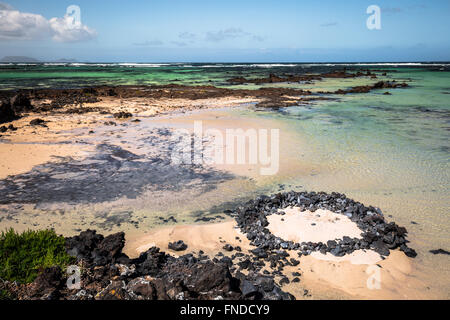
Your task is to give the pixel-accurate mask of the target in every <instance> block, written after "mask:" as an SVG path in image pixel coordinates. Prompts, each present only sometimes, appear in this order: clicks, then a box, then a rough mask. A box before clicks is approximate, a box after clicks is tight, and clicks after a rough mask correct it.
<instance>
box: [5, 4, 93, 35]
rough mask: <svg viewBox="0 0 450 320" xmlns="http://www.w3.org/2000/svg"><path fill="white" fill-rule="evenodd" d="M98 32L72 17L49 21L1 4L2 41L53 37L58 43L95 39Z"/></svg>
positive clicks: (66, 16)
mask: <svg viewBox="0 0 450 320" xmlns="http://www.w3.org/2000/svg"><path fill="white" fill-rule="evenodd" d="M96 36H97V32H96V31H95V30H93V29H91V28H89V27H88V26H86V25H83V24H82V23H81V22H76V21H75V19H74V17H73V16H71V15H68V14H66V15H64V17H62V18H51V19H50V20H47V19H46V18H45V17H43V16H42V15H40V14H34V13H24V12H20V11H18V10H15V9H13V8H12V7H11V6H10V5H8V4H6V3H3V2H0V40H37V39H43V38H48V37H51V38H52V39H53V40H54V41H57V42H79V41H86V40H90V39H93V38H95V37H96Z"/></svg>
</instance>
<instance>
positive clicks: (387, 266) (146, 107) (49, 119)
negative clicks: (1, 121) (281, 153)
mask: <svg viewBox="0 0 450 320" xmlns="http://www.w3.org/2000/svg"><path fill="white" fill-rule="evenodd" d="M198 90H199V91H200V92H201V91H202V90H203V89H201V88H199V89H198ZM169 94H170V93H169ZM284 98H289V97H286V96H285V97H284ZM149 101H150V102H149ZM298 101H299V100H294V101H293V103H298ZM309 101H310V100H309V99H307V100H304V101H303V102H304V103H305V102H308V103H309ZM258 102H261V100H260V99H258V98H257V97H236V96H234V95H231V96H227V95H225V96H223V97H216V98H205V99H197V98H195V99H190V98H187V99H181V98H161V99H156V100H148V99H142V98H118V97H115V98H111V97H107V98H105V100H103V99H102V101H99V102H88V103H83V104H82V105H76V104H68V105H66V106H63V107H62V108H57V109H55V110H52V109H50V110H48V111H44V112H42V111H41V112H39V113H33V112H31V113H28V112H25V113H24V115H23V117H22V118H21V119H18V120H15V121H13V122H11V123H12V124H13V126H15V127H16V128H17V130H16V131H7V132H6V133H3V134H2V137H1V139H7V140H8V139H9V140H10V141H9V142H8V143H1V144H0V148H1V152H2V153H3V152H5V153H6V154H8V155H9V157H5V158H3V159H2V161H4V162H3V163H1V166H3V167H6V166H7V165H8V163H13V162H15V159H17V158H20V156H19V155H22V156H23V154H24V149H26V151H27V152H29V153H28V154H27V157H26V159H24V162H17V163H15V165H16V166H15V167H14V166H12V167H9V168H7V170H2V178H5V177H7V176H8V175H19V174H23V173H25V172H28V171H29V169H32V168H33V167H35V166H39V165H44V164H47V163H48V161H49V160H50V159H56V160H57V161H65V160H66V159H67V158H75V159H76V158H80V159H83V158H85V157H86V155H89V154H90V153H92V152H93V151H94V150H93V148H92V145H89V144H85V143H78V142H77V141H75V144H76V145H75V146H71V145H70V144H68V143H67V141H68V140H69V139H73V137H76V138H75V139H80V140H82V139H90V141H91V142H94V144H95V141H96V135H97V134H100V135H104V136H106V135H107V134H109V135H111V136H112V137H114V133H112V132H111V133H110V132H108V131H107V130H103V129H104V128H105V127H108V126H110V127H111V129H112V131H115V128H116V127H118V128H120V129H122V128H123V129H124V130H125V131H128V132H129V134H130V135H133V134H136V132H138V131H136V130H135V129H133V124H138V123H139V122H137V121H136V122H134V121H135V120H138V121H141V122H142V121H143V120H144V122H145V121H146V120H148V119H151V120H152V121H154V122H155V123H158V122H161V123H162V124H164V123H165V121H167V117H168V118H169V119H170V121H171V122H172V123H175V124H176V125H181V126H183V122H185V121H184V120H183V118H184V117H185V115H186V113H187V114H189V116H190V117H189V120H190V121H192V120H193V119H196V115H195V113H196V112H200V111H201V112H202V111H204V110H205V109H210V110H215V111H216V112H219V114H220V110H221V108H227V109H228V108H229V107H230V108H239V107H241V106H242V105H243V104H244V105H245V104H247V105H248V104H250V105H254V104H256V103H258ZM47 103H48V101H47V100H46V99H44V100H42V101H40V102H38V101H35V100H32V104H33V105H35V106H36V105H39V108H41V107H42V106H43V105H44V106H45V105H46V104H47ZM155 103H156V104H157V105H156V106H155V105H154V104H155ZM287 103H288V102H287ZM81 109H85V110H88V113H84V112H78V111H77V110H81ZM128 113H130V114H131V117H128V116H127V117H125V118H117V117H120V114H128ZM116 115H117V116H116ZM216 116H217V114H214V113H211V119H212V118H214V117H216ZM36 118H43V119H44V121H45V122H43V125H42V124H41V125H31V124H30V121H31V120H34V119H36ZM206 118H208V116H207V117H206ZM198 119H204V114H203V115H202V116H201V117H198ZM232 121H235V123H234V125H235V126H236V127H243V128H246V126H245V124H244V121H242V122H241V123H239V122H236V120H232ZM112 122H114V123H115V124H111V123H112ZM205 123H207V121H205ZM8 124H9V123H8ZM214 125H215V126H217V125H219V126H220V124H219V123H217V122H216V123H215V124H214ZM222 126H223V127H227V126H226V125H225V124H222ZM247 126H249V125H248V124H247ZM91 131H93V132H91ZM118 135H119V134H117V136H118ZM120 135H124V133H122V132H121V133H120ZM122 139H123V138H122V137H117V139H115V140H114V139H112V140H111V141H113V142H114V144H115V145H120V146H122V147H123V149H124V150H127V151H129V152H132V153H133V154H136V155H140V154H145V153H146V151H147V150H146V149H144V150H139V148H134V147H133V146H131V145H130V144H126V143H122V142H121V140H122ZM3 141H5V140H3ZM99 141H100V140H99ZM99 141H97V142H99ZM28 146H32V147H28ZM1 166H0V167H1ZM292 168H295V167H291V170H296V171H300V172H301V171H302V170H303V171H305V173H306V172H309V171H310V170H311V168H310V167H308V165H306V164H302V165H301V166H299V167H298V168H296V169H292ZM312 168H313V169H314V167H312ZM19 169H20V170H19ZM216 169H221V170H225V171H228V172H232V173H233V174H236V175H238V176H241V175H244V176H249V177H252V174H251V173H249V172H248V171H249V170H248V168H245V167H242V168H239V169H238V170H236V168H226V167H221V168H216ZM287 174H289V172H285V175H287ZM253 178H254V176H253ZM120 201H122V200H120ZM144 205H145V204H144ZM113 206H114V203H112V204H111V207H113ZM163 206H164V205H162V207H163ZM35 208H36V207H35ZM55 209H58V208H57V207H56V208H55ZM43 210H44V211H45V207H44V209H43ZM106 210H108V209H106ZM76 214H77V212H76V210H75V212H73V214H71V218H70V219H69V220H68V221H71V223H72V224H73V225H76V224H77V223H76V221H77V215H76ZM67 217H68V215H67V214H66V216H65V217H64V218H63V219H66V218H67ZM166 218H167V217H166ZM176 218H177V219H178V221H177V222H176V223H177V226H175V227H162V228H157V229H156V230H149V234H148V235H145V236H143V237H142V238H139V239H132V240H131V243H128V240H127V243H126V247H125V252H126V253H127V254H129V255H130V256H134V255H135V254H138V252H137V251H136V249H137V248H140V249H139V252H143V251H145V249H146V248H148V246H150V244H152V243H154V244H156V245H157V246H158V247H160V248H161V249H162V250H165V251H167V249H166V246H167V243H164V242H168V241H169V240H182V234H188V235H191V237H190V240H192V238H193V239H196V237H197V238H198V239H196V240H195V241H194V244H192V245H190V246H189V248H190V249H189V250H191V249H192V250H195V251H199V250H202V251H204V252H205V253H209V254H210V255H211V256H214V255H215V254H217V253H218V251H220V250H221V244H222V242H220V240H218V239H216V238H215V237H214V236H215V235H216V234H217V233H218V231H219V230H220V231H222V230H224V231H226V230H228V231H227V232H226V233H227V235H225V234H224V236H223V237H225V239H227V242H229V243H230V244H232V245H239V244H241V243H240V242H239V243H237V242H236V241H237V240H236V239H235V238H233V235H235V236H239V233H238V235H236V230H234V228H233V227H232V224H230V222H229V221H228V222H224V223H223V224H212V225H209V224H201V225H191V222H192V221H187V222H188V223H189V224H187V225H183V223H186V222H185V221H183V220H181V219H179V218H178V216H177V217H176ZM33 219H34V218H33V216H32V215H30V222H31V221H33ZM113 219H117V220H118V221H119V225H118V226H117V227H116V226H114V227H113V229H109V231H108V232H113V231H118V230H121V229H123V228H122V227H121V226H120V221H121V220H120V217H118V218H115V217H114V218H113ZM127 219H128V218H125V220H124V221H126V220H127ZM222 219H223V216H222ZM130 220H131V219H130ZM180 220H181V221H180ZM219 220H220V219H219ZM3 222H5V220H3ZM22 222H23V221H22ZM25 222H26V220H25ZM6 223H8V222H6ZM85 224H86V222H85V223H84V225H85ZM87 224H89V222H87ZM16 225H18V224H16ZM31 225H33V224H32V223H31ZM25 226H28V227H29V226H30V223H28V224H26V223H25V224H24V227H25ZM36 227H37V226H34V228H36ZM78 227H79V229H80V230H82V229H83V228H84V227H83V225H81V226H78ZM57 229H58V228H57ZM19 230H20V228H19ZM127 232H131V233H133V229H131V228H128V230H127ZM71 234H73V231H70V232H69V233H67V234H65V235H71ZM205 235H206V238H205ZM241 236H242V234H241ZM177 237H178V238H180V239H175V238H177ZM202 237H203V238H202ZM127 238H128V235H127ZM133 238H134V236H133ZM156 240H157V241H156ZM241 240H243V242H244V243H246V241H244V240H247V239H245V237H242V239H241ZM155 241H156V242H155ZM135 242H139V243H140V245H139V246H137V247H136V248H134V247H133V246H136V245H135V244H134V243H135ZM185 242H186V243H189V242H190V241H188V240H185ZM241 246H243V249H244V247H245V249H244V250H247V251H248V250H250V249H251V247H249V245H248V243H246V244H245V246H244V245H242V244H241ZM169 252H170V251H169ZM170 253H171V254H174V252H170ZM225 254H226V253H225ZM338 260H343V261H336V259H335V258H334V257H333V258H330V257H327V258H324V257H317V256H313V255H311V256H307V257H303V258H302V259H300V268H301V270H302V271H303V273H302V277H301V281H304V282H302V286H297V285H296V284H295V283H292V280H293V279H294V278H295V277H290V279H289V277H288V280H289V281H290V283H289V284H286V285H285V287H283V290H286V291H288V292H291V293H292V294H293V295H294V296H295V297H296V298H297V299H301V298H319V299H320V298H332V299H339V298H344V297H347V298H352V299H360V298H362V299H385V298H386V299H421V298H432V299H434V298H436V297H440V295H439V294H436V293H434V292H433V293H430V294H428V293H426V292H425V293H423V292H421V291H426V290H425V289H426V285H424V284H423V283H421V282H420V281H414V278H415V276H411V274H412V273H414V272H416V270H414V268H413V267H412V265H411V262H410V261H407V260H405V258H404V257H403V256H401V254H400V253H397V252H393V253H392V256H390V257H388V258H387V259H386V260H383V261H381V262H380V261H377V263H375V265H376V264H380V265H381V266H382V267H383V268H382V269H383V278H386V279H387V280H386V287H385V288H383V290H381V291H368V290H366V289H365V287H364V288H362V287H363V284H364V281H365V280H366V279H367V274H366V273H365V270H366V269H367V266H369V265H374V263H365V264H362V265H358V264H357V265H355V264H352V262H350V261H345V259H338ZM312 270H314V271H312ZM286 271H287V272H290V273H292V272H297V271H299V270H298V269H295V268H291V267H290V266H288V267H287V268H286ZM338 273H339V274H341V273H342V276H339V277H336V275H337V274H338ZM355 274H358V275H359V276H358V277H355ZM405 283H410V285H409V286H408V289H405V290H402V291H398V289H397V287H398V286H399V284H405ZM306 288H307V289H306ZM424 288H425V289H424ZM305 289H306V290H308V292H309V293H308V294H306V295H305V291H304V290H305ZM311 292H312V295H311ZM330 292H333V294H330ZM334 292H335V294H334Z"/></svg>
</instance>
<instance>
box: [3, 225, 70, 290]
mask: <svg viewBox="0 0 450 320" xmlns="http://www.w3.org/2000/svg"><path fill="white" fill-rule="evenodd" d="M64 243H65V240H64V237H62V236H58V235H57V234H56V233H55V231H53V230H40V231H31V230H29V231H25V232H23V233H21V234H19V233H16V232H15V231H14V230H13V229H9V230H8V231H6V232H2V233H1V235H0V278H1V279H3V280H9V281H18V282H21V283H29V282H32V281H33V280H34V279H35V278H36V276H37V274H38V272H39V270H40V269H43V268H47V267H51V266H56V265H57V266H60V267H61V268H62V269H63V270H64V269H65V268H66V267H67V266H68V265H69V264H71V263H72V262H73V261H74V258H72V257H70V256H69V255H68V254H67V253H66V250H65V247H64Z"/></svg>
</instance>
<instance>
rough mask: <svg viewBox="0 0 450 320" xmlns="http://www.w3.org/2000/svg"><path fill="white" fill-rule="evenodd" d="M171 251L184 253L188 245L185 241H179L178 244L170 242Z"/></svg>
mask: <svg viewBox="0 0 450 320" xmlns="http://www.w3.org/2000/svg"><path fill="white" fill-rule="evenodd" d="M169 249H171V250H174V251H184V250H186V249H187V244H185V243H184V242H183V240H178V241H176V242H169Z"/></svg>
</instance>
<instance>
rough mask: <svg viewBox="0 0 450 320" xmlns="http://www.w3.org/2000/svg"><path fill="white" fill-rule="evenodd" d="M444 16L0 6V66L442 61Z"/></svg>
mask: <svg viewBox="0 0 450 320" xmlns="http://www.w3.org/2000/svg"><path fill="white" fill-rule="evenodd" d="M2 1H3V2H2ZM73 5H76V6H78V8H79V9H80V10H79V13H80V14H79V15H78V14H77V13H76V12H77V10H73V9H70V6H73ZM371 5H376V6H378V7H379V8H380V14H379V18H380V20H379V22H380V24H379V28H376V29H369V28H368V26H367V20H368V19H369V18H370V17H371V16H372V17H373V14H374V13H375V12H373V11H371V12H370V13H367V9H368V7H369V6H371ZM68 8H69V10H68ZM449 17H450V1H449V0H432V1H423V0H388V1H384V0H383V1H381V0H370V1H366V0H348V1H334V0H321V1H316V0H308V1H301V0H285V1H282V0H278V1H272V0H270V1H269V0H267V1H266V0H258V1H253V0H239V1H235V0H227V1H217V0H208V1H197V0H190V1H186V0H180V1H175V0H164V1H162V0H158V1H153V0H146V1H143V0H140V1H137V0H127V1H119V0H108V1H105V0H69V1H66V0H58V1H55V0H53V1H49V0H20V1H16V0H0V58H1V57H3V56H29V57H33V58H36V59H39V60H42V61H52V60H56V59H61V58H64V59H77V60H78V61H90V62H357V61H361V62H365V61H373V62H377V61H393V62H400V61H449V60H450V37H449V36H448V34H449V33H450V19H449ZM371 21H375V20H371Z"/></svg>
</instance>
